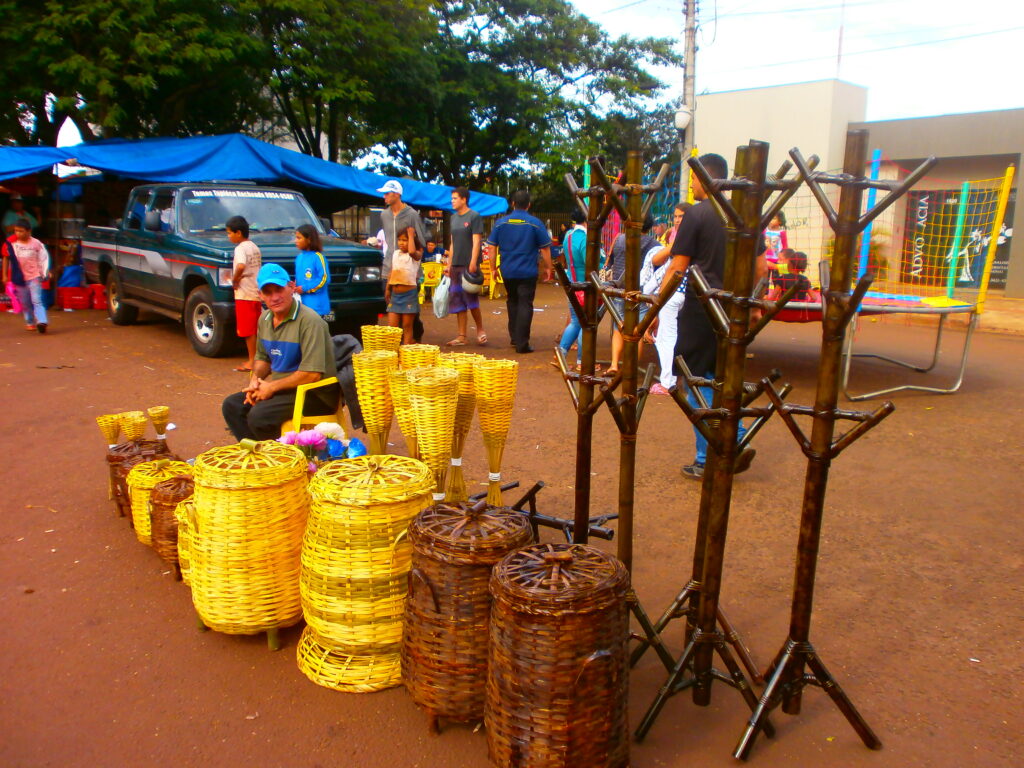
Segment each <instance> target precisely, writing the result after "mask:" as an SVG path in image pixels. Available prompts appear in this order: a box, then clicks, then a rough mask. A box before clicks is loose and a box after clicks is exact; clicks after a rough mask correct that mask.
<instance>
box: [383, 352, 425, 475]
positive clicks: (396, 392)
mask: <svg viewBox="0 0 1024 768" xmlns="http://www.w3.org/2000/svg"><path fill="white" fill-rule="evenodd" d="M407 373H408V372H407V371H403V370H401V369H396V370H394V371H391V374H390V376H389V378H388V383H389V385H390V386H391V402H392V403H393V404H394V407H395V418H396V419H397V420H398V427H399V429H401V430H402V435H403V437H405V447H406V450H407V451H408V453H409V456H410V457H412V458H414V459H418V458H419V457H420V455H419V448H418V446H417V444H416V420H415V419H414V418H413V412H412V403H411V402H410V401H409V379H408V376H407Z"/></svg>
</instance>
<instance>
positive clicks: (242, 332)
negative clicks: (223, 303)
mask: <svg viewBox="0 0 1024 768" xmlns="http://www.w3.org/2000/svg"><path fill="white" fill-rule="evenodd" d="M261 314H263V304H262V303H261V302H259V301H247V300H244V299H235V328H237V329H238V335H239V336H241V337H242V338H243V339H244V338H246V337H247V336H255V335H256V325H257V324H258V323H259V320H260V315H261Z"/></svg>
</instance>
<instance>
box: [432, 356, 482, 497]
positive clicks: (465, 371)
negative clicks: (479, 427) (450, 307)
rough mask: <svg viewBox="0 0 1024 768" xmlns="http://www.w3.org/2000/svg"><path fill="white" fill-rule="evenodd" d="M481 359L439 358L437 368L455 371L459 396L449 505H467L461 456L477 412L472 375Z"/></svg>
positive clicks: (456, 404) (472, 357)
mask: <svg viewBox="0 0 1024 768" xmlns="http://www.w3.org/2000/svg"><path fill="white" fill-rule="evenodd" d="M483 359H484V356H483V355H478V354H474V353H469V352H447V353H442V354H441V359H440V363H439V365H441V367H443V368H454V369H455V371H456V372H457V373H458V374H459V396H458V399H457V400H456V402H455V424H454V426H453V428H452V460H451V464H452V466H451V469H450V470H449V471H448V488H447V490H446V492H445V499H446V500H447V501H450V502H457V501H466V500H467V499H468V494H467V490H466V480H465V477H464V476H463V474H462V452H463V450H464V449H465V447H466V436H467V435H468V434H469V429H470V427H471V426H472V425H473V413H474V412H475V411H476V385H475V384H474V382H473V371H474V369H475V368H476V364H477V363H478V362H479V361H480V360H483Z"/></svg>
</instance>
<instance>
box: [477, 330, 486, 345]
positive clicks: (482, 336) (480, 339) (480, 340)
mask: <svg viewBox="0 0 1024 768" xmlns="http://www.w3.org/2000/svg"><path fill="white" fill-rule="evenodd" d="M476 343H477V344H486V343H487V334H486V333H484V332H483V331H480V333H478V334H477V335H476Z"/></svg>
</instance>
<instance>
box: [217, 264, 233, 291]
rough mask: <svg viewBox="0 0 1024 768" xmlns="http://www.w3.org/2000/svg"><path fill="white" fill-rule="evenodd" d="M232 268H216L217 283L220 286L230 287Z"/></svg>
mask: <svg viewBox="0 0 1024 768" xmlns="http://www.w3.org/2000/svg"><path fill="white" fill-rule="evenodd" d="M233 272H234V270H233V269H232V268H230V267H219V268H218V269H217V285H219V286H220V287H221V288H230V287H231V275H232V273H233Z"/></svg>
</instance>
